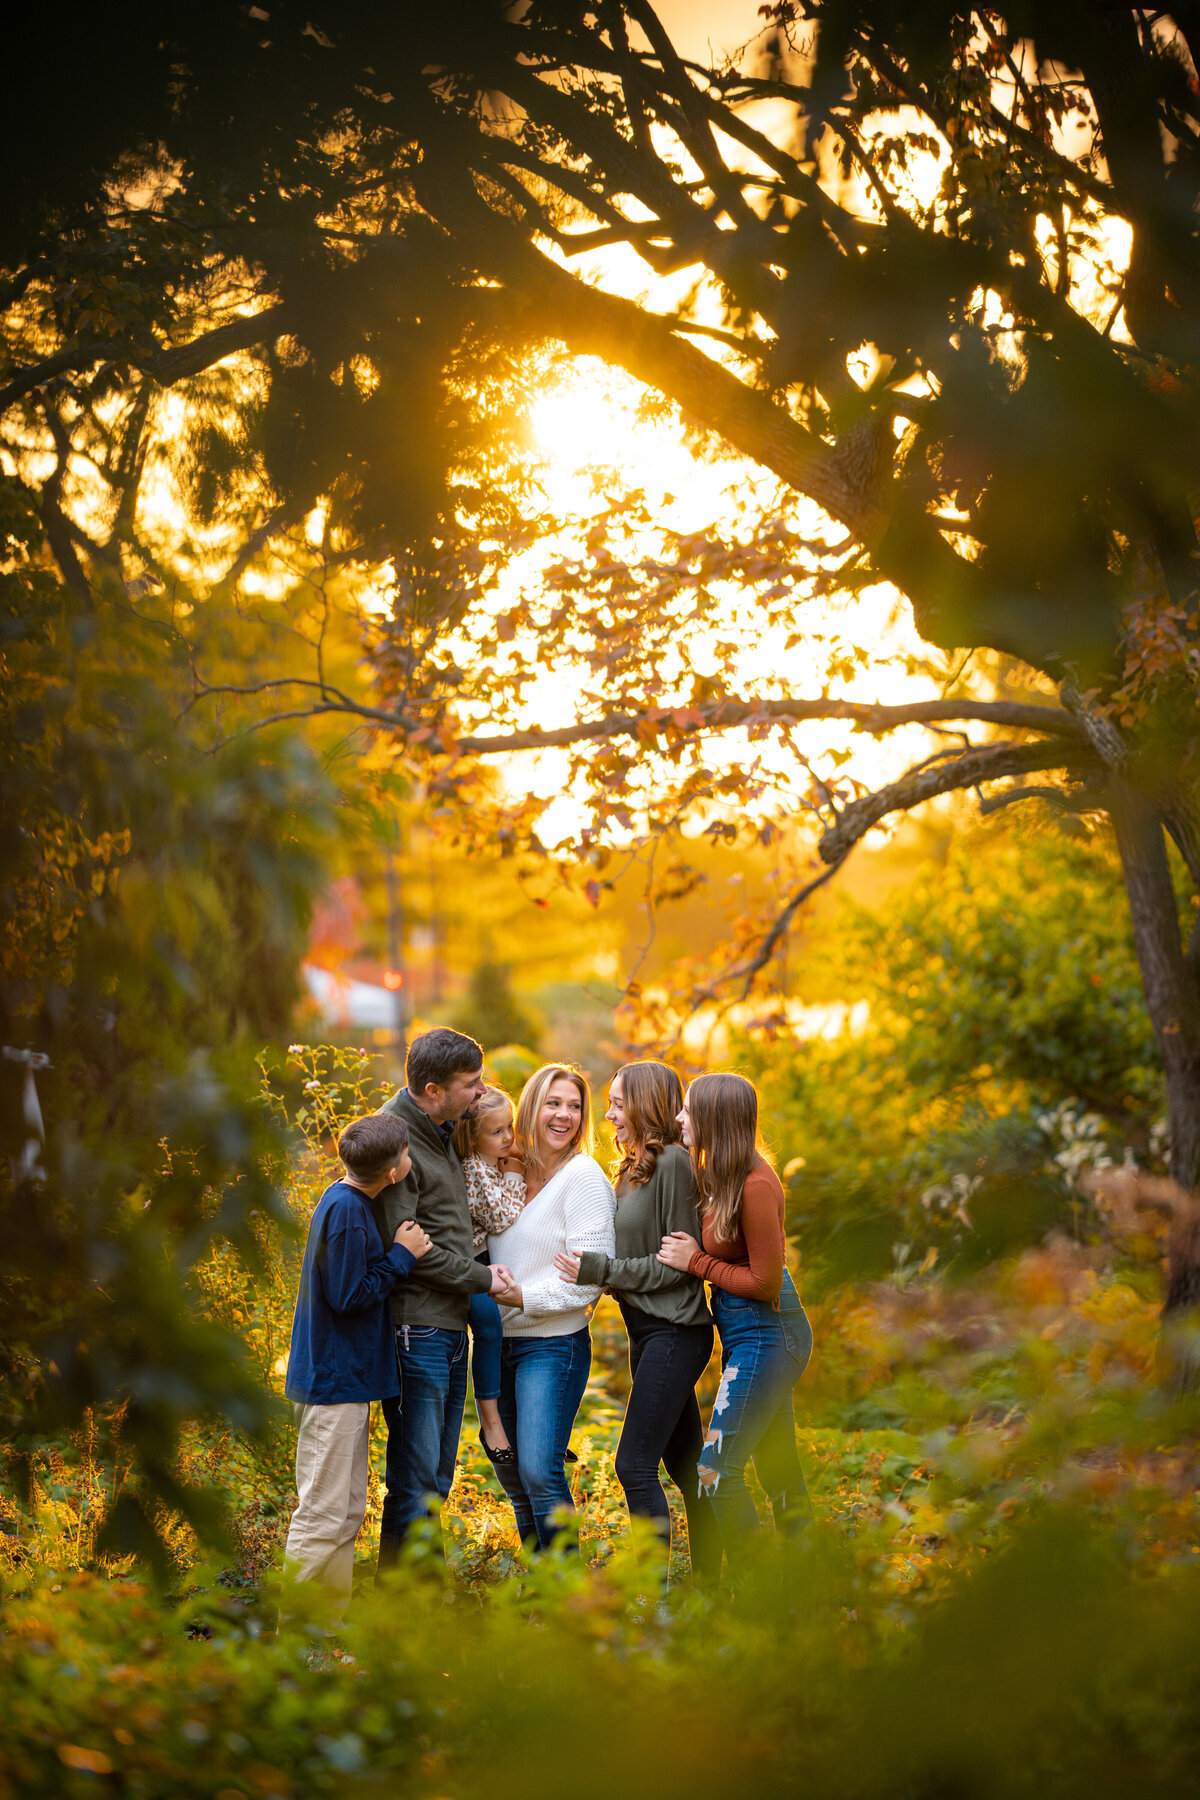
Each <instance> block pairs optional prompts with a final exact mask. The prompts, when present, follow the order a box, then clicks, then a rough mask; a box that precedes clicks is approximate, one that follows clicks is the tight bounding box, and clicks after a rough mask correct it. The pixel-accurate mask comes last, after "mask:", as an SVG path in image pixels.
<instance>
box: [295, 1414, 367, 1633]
mask: <svg viewBox="0 0 1200 1800" xmlns="http://www.w3.org/2000/svg"><path fill="white" fill-rule="evenodd" d="M296 1426H297V1432H298V1436H297V1439H296V1492H297V1494H298V1495H299V1497H300V1504H299V1505H298V1506H297V1508H296V1510H295V1512H294V1513H293V1514H292V1522H291V1524H290V1526H289V1527H288V1536H287V1550H286V1552H285V1554H286V1557H287V1562H288V1564H289V1567H290V1571H291V1573H292V1574H293V1575H294V1576H295V1578H296V1580H297V1581H319V1582H320V1583H321V1585H322V1586H323V1587H325V1588H327V1589H328V1591H329V1598H330V1624H331V1625H333V1626H335V1627H336V1626H338V1625H341V1624H342V1623H343V1621H344V1620H345V1617H346V1609H347V1607H348V1606H349V1604H350V1590H351V1585H352V1580H353V1575H354V1540H355V1538H356V1537H357V1536H358V1533H359V1530H360V1528H361V1526H362V1522H363V1518H364V1516H365V1514H366V1510H367V1473H368V1469H369V1464H370V1451H369V1444H370V1430H371V1408H370V1406H369V1404H368V1403H367V1401H365V1400H356V1401H350V1402H348V1403H347V1404H346V1405H344V1406H297V1408H296Z"/></svg>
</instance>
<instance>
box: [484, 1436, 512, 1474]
mask: <svg viewBox="0 0 1200 1800" xmlns="http://www.w3.org/2000/svg"><path fill="white" fill-rule="evenodd" d="M479 1442H480V1443H481V1444H482V1446H483V1454H484V1455H485V1456H486V1457H487V1459H488V1461H489V1462H490V1463H503V1464H504V1465H505V1466H507V1465H508V1464H510V1463H515V1462H516V1460H517V1453H516V1451H515V1450H514V1449H513V1447H512V1445H511V1444H505V1445H504V1446H503V1447H502V1448H501V1449H499V1450H493V1449H492V1446H491V1445H490V1444H489V1443H488V1441H487V1439H486V1438H485V1437H484V1435H483V1433H482V1431H481V1432H480V1434H479Z"/></svg>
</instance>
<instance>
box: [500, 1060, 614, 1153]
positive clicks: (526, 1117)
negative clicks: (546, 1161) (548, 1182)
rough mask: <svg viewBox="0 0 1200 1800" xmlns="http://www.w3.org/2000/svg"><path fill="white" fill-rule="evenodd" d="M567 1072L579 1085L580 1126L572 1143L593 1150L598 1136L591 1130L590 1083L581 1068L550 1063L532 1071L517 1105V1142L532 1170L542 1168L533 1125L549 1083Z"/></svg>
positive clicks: (583, 1149) (589, 1150)
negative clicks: (534, 1072)
mask: <svg viewBox="0 0 1200 1800" xmlns="http://www.w3.org/2000/svg"><path fill="white" fill-rule="evenodd" d="M560 1075H565V1076H566V1078H567V1080H568V1081H573V1082H574V1083H575V1086H576V1087H577V1088H578V1089H579V1130H578V1131H577V1132H576V1134H575V1137H574V1140H573V1142H572V1144H571V1148H572V1149H573V1150H582V1151H583V1153H584V1155H585V1156H590V1155H591V1154H592V1146H593V1144H594V1143H595V1137H594V1135H593V1132H592V1096H591V1094H590V1092H589V1090H588V1084H587V1082H586V1081H585V1080H584V1078H583V1075H582V1074H581V1073H580V1071H579V1070H578V1069H575V1068H572V1066H571V1064H570V1063H547V1064H546V1065H545V1067H544V1068H541V1069H539V1070H538V1071H537V1072H536V1074H534V1075H531V1076H530V1077H529V1080H528V1081H527V1082H526V1083H525V1086H524V1087H523V1088H522V1089H521V1098H520V1101H519V1102H518V1105H517V1143H518V1145H519V1146H520V1149H521V1154H522V1156H523V1157H524V1158H525V1167H526V1169H527V1170H528V1171H529V1172H530V1173H531V1174H535V1175H540V1174H541V1173H542V1170H543V1163H542V1159H541V1157H540V1156H539V1155H538V1149H537V1144H536V1143H535V1141H534V1127H535V1126H536V1124H537V1116H538V1114H539V1112H540V1111H541V1110H542V1106H543V1104H544V1103H545V1099H546V1095H547V1094H548V1093H549V1092H550V1084H551V1082H553V1081H557V1079H558V1077H559V1076H560Z"/></svg>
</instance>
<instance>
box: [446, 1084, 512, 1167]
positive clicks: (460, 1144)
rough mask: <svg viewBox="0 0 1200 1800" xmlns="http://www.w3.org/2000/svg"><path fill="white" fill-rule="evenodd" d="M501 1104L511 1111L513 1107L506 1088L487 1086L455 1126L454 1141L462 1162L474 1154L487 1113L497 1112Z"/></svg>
mask: <svg viewBox="0 0 1200 1800" xmlns="http://www.w3.org/2000/svg"><path fill="white" fill-rule="evenodd" d="M501 1106H507V1108H508V1110H509V1112H511V1111H512V1109H513V1103H512V1101H511V1100H510V1099H509V1097H508V1095H507V1094H506V1093H505V1092H504V1089H503V1088H494V1087H485V1088H484V1090H483V1093H482V1094H481V1095H480V1097H479V1099H478V1100H477V1101H476V1102H475V1105H474V1107H473V1108H472V1110H471V1111H470V1112H469V1113H468V1114H467V1115H466V1116H465V1118H461V1119H460V1120H459V1121H458V1124H457V1125H456V1126H455V1127H454V1139H453V1143H454V1148H455V1149H456V1150H457V1151H458V1159H459V1161H460V1162H462V1161H463V1160H464V1159H465V1158H466V1157H468V1156H474V1154H475V1146H476V1144H477V1143H478V1142H479V1128H480V1126H481V1125H482V1124H483V1121H484V1118H485V1116H486V1114H488V1113H490V1112H496V1111H497V1110H498V1109H499V1108H500V1107H501Z"/></svg>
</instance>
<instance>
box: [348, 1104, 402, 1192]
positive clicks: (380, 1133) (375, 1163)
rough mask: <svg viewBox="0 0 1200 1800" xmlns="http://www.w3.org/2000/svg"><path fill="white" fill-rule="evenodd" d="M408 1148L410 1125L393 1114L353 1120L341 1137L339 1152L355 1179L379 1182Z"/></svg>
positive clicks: (372, 1114)
mask: <svg viewBox="0 0 1200 1800" xmlns="http://www.w3.org/2000/svg"><path fill="white" fill-rule="evenodd" d="M407 1149H408V1126H407V1125H406V1124H405V1123H404V1120H403V1119H398V1118H397V1117H396V1115H395V1114H394V1113H367V1115H366V1116H365V1118H362V1119H351V1121H350V1123H349V1124H348V1125H347V1126H346V1128H345V1130H344V1131H343V1132H342V1135H341V1137H340V1138H339V1139H338V1155H339V1156H340V1157H341V1159H342V1161H343V1162H344V1163H345V1165H346V1173H347V1175H353V1177H354V1179H355V1181H378V1180H379V1177H380V1176H381V1175H386V1174H387V1172H388V1170H389V1169H392V1168H395V1166H396V1164H397V1163H398V1162H399V1161H400V1158H401V1156H402V1155H403V1153H404V1152H405V1150H407Z"/></svg>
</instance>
